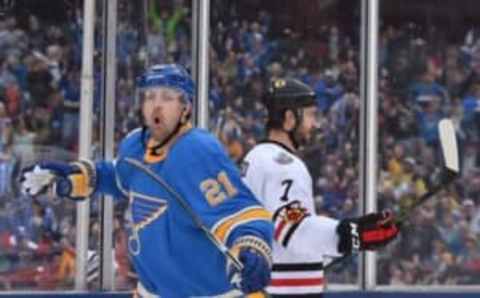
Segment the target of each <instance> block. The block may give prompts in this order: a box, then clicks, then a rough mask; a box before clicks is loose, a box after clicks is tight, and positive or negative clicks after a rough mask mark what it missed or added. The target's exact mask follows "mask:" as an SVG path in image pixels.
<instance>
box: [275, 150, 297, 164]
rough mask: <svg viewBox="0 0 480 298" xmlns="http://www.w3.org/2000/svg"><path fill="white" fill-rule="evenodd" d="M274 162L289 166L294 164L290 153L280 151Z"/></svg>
mask: <svg viewBox="0 0 480 298" xmlns="http://www.w3.org/2000/svg"><path fill="white" fill-rule="evenodd" d="M273 160H274V161H275V162H276V163H278V164H281V165H288V164H291V163H292V162H293V157H291V156H290V155H289V154H288V153H285V152H282V151H280V152H278V153H277V154H276V155H275V156H274V157H273Z"/></svg>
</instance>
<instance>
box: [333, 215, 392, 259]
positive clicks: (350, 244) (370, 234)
mask: <svg viewBox="0 0 480 298" xmlns="http://www.w3.org/2000/svg"><path fill="white" fill-rule="evenodd" d="M399 230H400V229H399V226H398V225H397V224H396V223H395V220H394V216H393V214H392V213H391V212H389V211H383V212H381V213H370V214H367V215H365V216H361V217H358V218H347V219H344V220H342V221H340V223H339V225H338V227H337V234H338V235H339V237H340V240H339V243H338V251H339V252H340V253H343V254H350V253H352V252H354V251H359V250H376V249H379V248H381V247H384V246H385V245H387V244H388V243H389V242H391V241H392V240H393V239H395V237H397V235H398V232H399Z"/></svg>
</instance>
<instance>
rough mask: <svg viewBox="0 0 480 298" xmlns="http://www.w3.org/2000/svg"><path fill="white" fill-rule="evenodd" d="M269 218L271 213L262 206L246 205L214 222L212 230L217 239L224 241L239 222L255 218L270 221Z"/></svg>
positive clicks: (243, 222) (242, 222)
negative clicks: (246, 206)
mask: <svg viewBox="0 0 480 298" xmlns="http://www.w3.org/2000/svg"><path fill="white" fill-rule="evenodd" d="M271 219H272V215H271V214H270V212H268V211H267V210H265V209H264V208H262V207H258V206H255V207H248V208H245V209H242V210H241V211H239V212H237V213H235V214H233V215H231V216H228V217H226V218H224V219H222V220H221V221H219V222H218V223H216V224H215V225H214V226H213V228H212V232H213V234H214V235H215V236H216V237H217V239H218V240H219V241H221V242H222V243H225V242H226V241H227V239H228V235H229V234H230V232H231V231H233V230H234V229H235V228H236V227H237V226H239V225H240V224H245V223H247V222H250V221H255V220H266V221H271Z"/></svg>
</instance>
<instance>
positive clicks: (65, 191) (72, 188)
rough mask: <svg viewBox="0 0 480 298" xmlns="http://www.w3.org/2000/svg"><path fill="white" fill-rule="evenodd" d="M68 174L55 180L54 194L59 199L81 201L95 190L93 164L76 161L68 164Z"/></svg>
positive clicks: (95, 180)
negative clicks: (65, 198)
mask: <svg viewBox="0 0 480 298" xmlns="http://www.w3.org/2000/svg"><path fill="white" fill-rule="evenodd" d="M69 167H70V173H69V174H68V175H67V176H66V177H65V176H62V177H60V178H59V179H58V180H57V183H56V184H57V185H56V193H57V195H58V196H60V197H67V198H69V199H73V200H83V199H85V198H87V197H89V196H91V195H92V194H93V193H94V192H95V189H96V183H97V174H96V169H95V164H94V163H93V162H92V161H90V160H85V159H82V160H78V161H75V162H72V163H70V164H69Z"/></svg>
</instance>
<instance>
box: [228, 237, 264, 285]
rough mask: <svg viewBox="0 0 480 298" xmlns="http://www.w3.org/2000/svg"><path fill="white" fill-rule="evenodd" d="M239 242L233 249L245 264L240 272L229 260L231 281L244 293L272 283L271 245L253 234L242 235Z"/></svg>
mask: <svg viewBox="0 0 480 298" xmlns="http://www.w3.org/2000/svg"><path fill="white" fill-rule="evenodd" d="M237 243H238V244H237V245H235V246H234V248H233V249H232V251H233V252H234V254H235V255H237V256H238V259H239V260H240V262H241V263H242V264H243V270H242V271H241V272H238V270H237V269H236V268H235V266H232V264H231V263H230V262H229V264H228V276H229V279H230V282H231V283H232V284H233V285H234V286H235V287H236V288H238V289H240V290H241V291H242V292H243V293H244V294H249V293H254V292H257V291H260V290H262V289H264V288H265V287H266V286H267V285H268V284H269V283H270V271H271V267H272V262H271V250H270V247H269V246H268V245H267V244H266V243H265V242H264V241H263V240H261V239H259V238H257V237H253V236H246V237H242V238H241V239H240V241H238V242H237ZM235 251H236V253H235Z"/></svg>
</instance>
